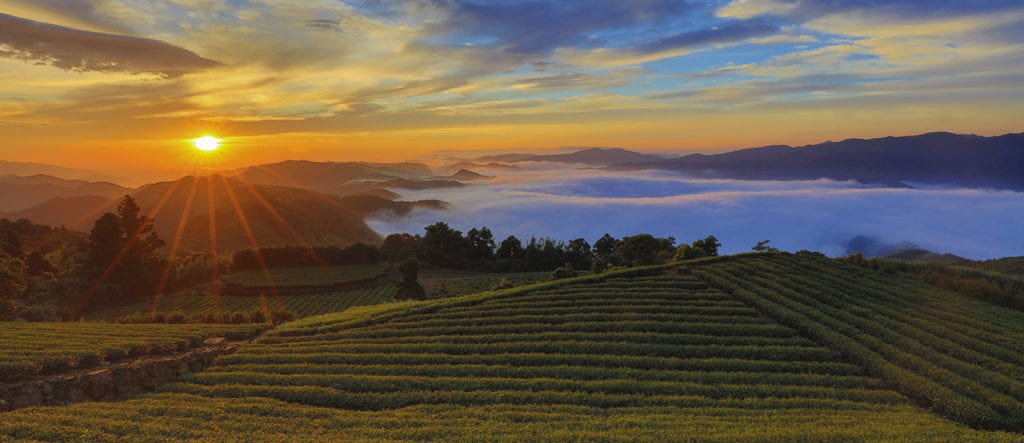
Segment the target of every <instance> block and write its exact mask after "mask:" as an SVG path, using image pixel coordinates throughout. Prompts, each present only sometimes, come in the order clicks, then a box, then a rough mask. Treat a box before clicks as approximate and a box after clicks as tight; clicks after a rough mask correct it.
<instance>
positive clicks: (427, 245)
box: [419, 222, 469, 269]
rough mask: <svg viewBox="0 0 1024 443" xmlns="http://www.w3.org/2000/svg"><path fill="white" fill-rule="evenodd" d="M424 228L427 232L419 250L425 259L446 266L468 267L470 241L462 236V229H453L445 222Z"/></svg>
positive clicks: (420, 255)
mask: <svg viewBox="0 0 1024 443" xmlns="http://www.w3.org/2000/svg"><path fill="white" fill-rule="evenodd" d="M424 229H425V231H426V234H424V235H423V241H422V242H421V243H420V251H419V257H420V258H422V259H423V261H425V262H427V263H430V264H432V265H435V266H440V267H444V268H456V269H463V268H465V267H466V257H467V255H468V254H467V251H468V249H469V243H468V242H466V239H465V238H464V237H462V232H461V231H457V230H455V229H452V228H451V227H449V226H448V224H447V223H444V222H437V223H434V224H432V225H430V226H427V227H426V228H424Z"/></svg>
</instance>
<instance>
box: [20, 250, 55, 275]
mask: <svg viewBox="0 0 1024 443" xmlns="http://www.w3.org/2000/svg"><path fill="white" fill-rule="evenodd" d="M25 265H26V266H27V267H28V275H29V276H30V277H38V276H40V275H43V274H45V273H56V272H57V268H55V267H53V265H52V264H50V262H49V261H48V260H46V257H43V254H42V253H40V252H39V251H32V253H31V254H29V255H28V259H26V260H25Z"/></svg>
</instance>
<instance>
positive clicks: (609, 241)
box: [594, 233, 619, 260]
mask: <svg viewBox="0 0 1024 443" xmlns="http://www.w3.org/2000/svg"><path fill="white" fill-rule="evenodd" d="M618 243H619V241H618V240H616V239H615V237H612V236H611V234H608V233H605V234H604V235H602V236H601V238H599V239H597V241H596V242H594V256H595V257H596V258H597V259H598V260H602V259H607V258H608V256H610V255H612V254H614V253H615V246H616V245H617V244H618Z"/></svg>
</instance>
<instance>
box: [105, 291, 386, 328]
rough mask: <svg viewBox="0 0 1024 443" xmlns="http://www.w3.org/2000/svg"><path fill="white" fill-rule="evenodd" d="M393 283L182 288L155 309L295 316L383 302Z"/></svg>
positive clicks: (119, 311)
mask: <svg viewBox="0 0 1024 443" xmlns="http://www.w3.org/2000/svg"><path fill="white" fill-rule="evenodd" d="M395 291H396V289H395V287H394V286H393V285H390V284H386V285H381V286H376V287H372V288H362V289H352V290H348V291H332V292H323V293H319V294H305V295H282V296H278V297H273V296H262V297H253V296H230V295H221V296H213V295H211V294H210V293H208V292H205V291H204V292H202V293H198V294H197V293H195V292H192V291H181V292H177V293H174V294H170V295H168V296H167V297H164V298H163V299H161V300H160V305H159V307H158V308H157V309H156V312H158V313H163V314H171V313H174V312H183V313H185V314H187V315H191V316H203V315H208V314H221V313H232V312H243V313H248V312H252V311H255V310H262V309H264V308H266V309H268V310H270V311H274V310H279V309H283V310H286V311H288V312H290V313H291V314H292V315H293V316H295V317H296V318H302V317H308V316H311V315H319V314H326V313H331V312H341V311H344V310H345V309H348V308H350V307H353V306H364V305H374V304H379V303H384V302H386V301H388V300H392V299H393V298H394V295H395ZM150 312H153V310H152V306H150V305H149V303H146V302H142V303H136V304H131V305H126V306H119V307H114V308H106V309H103V310H99V311H90V312H89V313H87V314H86V316H87V317H88V318H91V319H101V320H111V319H116V318H118V317H123V316H130V315H139V314H149V313H150Z"/></svg>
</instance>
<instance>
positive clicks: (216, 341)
mask: <svg viewBox="0 0 1024 443" xmlns="http://www.w3.org/2000/svg"><path fill="white" fill-rule="evenodd" d="M225 340H226V339H225V338H224V337H210V338H208V339H206V340H203V344H204V345H206V346H220V345H221V344H223V343H224V341H225Z"/></svg>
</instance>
